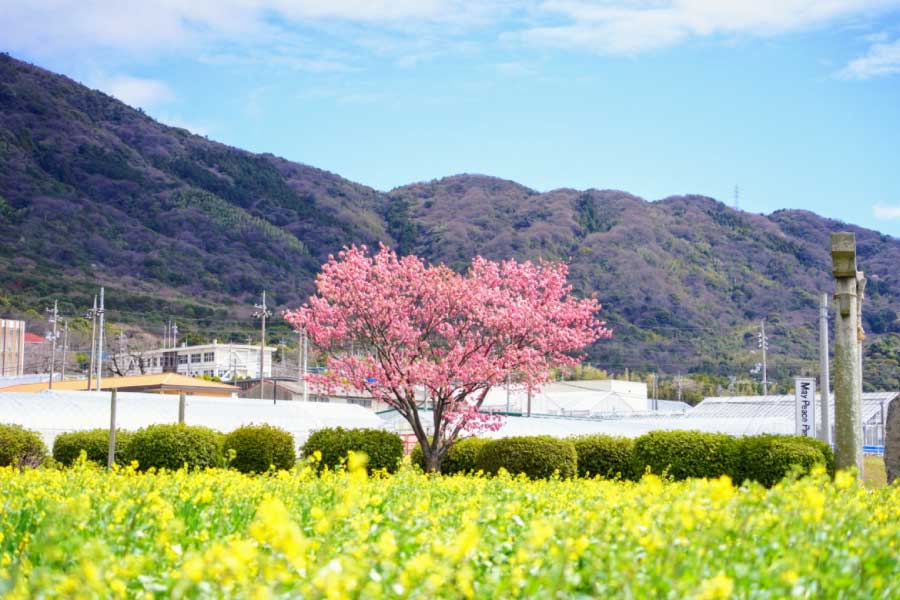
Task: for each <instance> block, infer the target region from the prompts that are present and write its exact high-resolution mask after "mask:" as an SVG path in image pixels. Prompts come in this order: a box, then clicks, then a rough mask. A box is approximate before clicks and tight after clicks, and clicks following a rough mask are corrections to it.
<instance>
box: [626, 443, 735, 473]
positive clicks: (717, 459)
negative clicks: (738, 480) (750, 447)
mask: <svg viewBox="0 0 900 600" xmlns="http://www.w3.org/2000/svg"><path fill="white" fill-rule="evenodd" d="M634 466H635V469H636V472H637V473H638V474H643V472H644V471H645V470H646V468H647V467H649V468H650V471H651V472H653V473H656V474H662V473H668V474H669V475H670V476H671V477H672V478H674V479H687V478H689V477H720V476H722V475H730V476H731V477H734V476H735V474H736V473H737V471H738V452H737V440H736V439H735V438H733V437H731V436H730V435H725V434H723V433H705V432H702V431H651V432H649V433H645V434H644V435H642V436H640V437H639V438H637V439H636V440H635V441H634Z"/></svg>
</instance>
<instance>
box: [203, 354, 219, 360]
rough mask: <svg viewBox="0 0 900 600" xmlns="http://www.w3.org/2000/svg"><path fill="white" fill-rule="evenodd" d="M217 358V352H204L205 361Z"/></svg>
mask: <svg viewBox="0 0 900 600" xmlns="http://www.w3.org/2000/svg"><path fill="white" fill-rule="evenodd" d="M214 360H216V353H215V352H204V353H203V362H213V361H214Z"/></svg>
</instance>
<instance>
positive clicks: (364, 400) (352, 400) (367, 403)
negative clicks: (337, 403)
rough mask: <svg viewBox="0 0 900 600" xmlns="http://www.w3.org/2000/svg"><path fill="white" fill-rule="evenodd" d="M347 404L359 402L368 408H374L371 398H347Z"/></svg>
mask: <svg viewBox="0 0 900 600" xmlns="http://www.w3.org/2000/svg"><path fill="white" fill-rule="evenodd" d="M347 404H358V405H360V406H365V407H366V408H372V400H371V399H370V398H347Z"/></svg>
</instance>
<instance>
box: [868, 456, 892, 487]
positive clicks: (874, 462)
mask: <svg viewBox="0 0 900 600" xmlns="http://www.w3.org/2000/svg"><path fill="white" fill-rule="evenodd" d="M863 482H864V483H865V484H866V487H867V488H873V489H874V488H880V487H884V486H885V485H887V474H886V473H885V470H884V458H883V457H881V456H866V457H864V458H863Z"/></svg>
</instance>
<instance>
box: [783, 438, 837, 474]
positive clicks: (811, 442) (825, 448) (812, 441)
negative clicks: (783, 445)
mask: <svg viewBox="0 0 900 600" xmlns="http://www.w3.org/2000/svg"><path fill="white" fill-rule="evenodd" d="M784 437H786V438H788V439H791V440H795V441H796V442H798V443H800V444H803V445H805V446H809V447H810V448H815V449H816V450H818V451H819V452H821V453H822V458H824V459H825V470H826V471H827V472H828V476H829V477H831V478H832V479H834V450H832V449H831V446H829V445H828V444H826V443H825V442H823V441H822V440H819V439H816V438H813V437H806V436H804V435H788V436H784Z"/></svg>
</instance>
